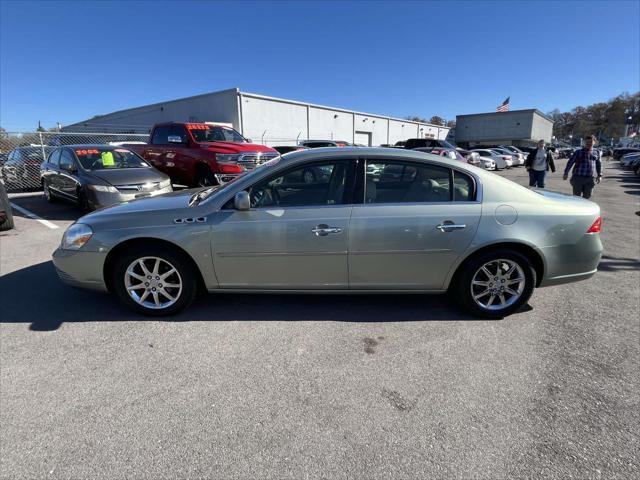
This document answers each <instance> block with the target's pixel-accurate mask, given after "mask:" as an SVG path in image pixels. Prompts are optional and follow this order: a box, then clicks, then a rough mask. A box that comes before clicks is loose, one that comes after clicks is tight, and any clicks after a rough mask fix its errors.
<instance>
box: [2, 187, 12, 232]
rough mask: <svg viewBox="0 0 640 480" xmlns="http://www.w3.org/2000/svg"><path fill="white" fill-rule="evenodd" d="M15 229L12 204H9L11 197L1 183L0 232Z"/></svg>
mask: <svg viewBox="0 0 640 480" xmlns="http://www.w3.org/2000/svg"><path fill="white" fill-rule="evenodd" d="M13 227H14V223H13V212H12V211H11V203H10V202H9V196H8V195H7V191H6V189H5V187H4V184H3V183H2V182H1V181H0V232H4V231H6V230H11V229H12V228H13Z"/></svg>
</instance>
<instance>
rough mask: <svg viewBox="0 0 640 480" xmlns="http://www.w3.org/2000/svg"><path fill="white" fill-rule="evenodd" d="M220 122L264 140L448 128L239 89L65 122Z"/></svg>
mask: <svg viewBox="0 0 640 480" xmlns="http://www.w3.org/2000/svg"><path fill="white" fill-rule="evenodd" d="M168 121H177V122H220V123H227V124H231V125H233V127H234V128H235V129H236V130H238V131H239V132H240V133H242V134H243V135H244V136H245V137H247V138H251V139H252V140H253V141H254V142H256V143H262V144H265V145H295V144H296V143H297V142H298V141H301V140H309V139H312V140H342V141H347V142H351V143H355V144H361V145H367V146H378V145H381V144H394V143H395V142H397V141H400V140H406V139H408V138H437V139H445V138H446V136H447V133H448V132H449V128H448V127H444V126H439V125H432V124H429V123H420V122H412V121H409V120H402V119H398V118H392V117H389V116H385V115H377V114H371V113H362V112H354V111H351V110H346V109H343V108H334V107H326V106H323V105H314V104H311V103H304V102H297V101H293V100H285V99H282V98H273V97H266V96H264V95H256V94H254V93H247V92H242V91H240V89H238V88H233V89H229V90H223V91H220V92H213V93H206V94H203V95H197V96H194V97H187V98H181V99H177V100H171V101H168V102H160V103H155V104H153V105H146V106H143V107H136V108H129V109H126V110H120V111H117V112H113V113H108V114H106V115H99V116H96V117H94V118H91V119H89V120H85V121H82V122H78V123H75V124H72V125H67V126H65V127H64V128H63V131H68V132H72V131H76V132H77V131H91V132H108V133H111V132H113V133H148V132H149V129H150V128H151V127H152V126H153V125H154V124H155V123H160V122H168Z"/></svg>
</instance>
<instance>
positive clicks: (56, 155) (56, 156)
mask: <svg viewBox="0 0 640 480" xmlns="http://www.w3.org/2000/svg"><path fill="white" fill-rule="evenodd" d="M47 163H50V164H52V165H55V166H56V167H57V166H58V164H59V163H60V149H56V150H54V151H53V152H52V153H51V155H49V158H48V159H47Z"/></svg>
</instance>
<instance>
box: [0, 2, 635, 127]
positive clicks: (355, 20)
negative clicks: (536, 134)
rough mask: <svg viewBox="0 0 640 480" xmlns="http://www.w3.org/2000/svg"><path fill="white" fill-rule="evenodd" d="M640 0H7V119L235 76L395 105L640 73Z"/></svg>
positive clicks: (518, 92)
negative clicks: (341, 0)
mask: <svg viewBox="0 0 640 480" xmlns="http://www.w3.org/2000/svg"><path fill="white" fill-rule="evenodd" d="M639 5H640V2H638V1H623V2H615V1H607V2H597V1H585V2H580V1H570V2H552V1H542V2H528V1H521V2H517V1H512V2H508V1H499V2H480V1H478V2H471V1H466V2H427V1H423V2H420V1H416V2H399V1H396V2H391V1H389V2H384V1H378V2H364V1H355V2H339V1H330V2H317V3H316V2H304V1H301V2H269V1H261V2H229V3H226V2H206V1H195V2H190V1H183V2H171V1H157V2H136V1H130V2H116V1H101V2H98V1H94V2H75V1H71V2H58V1H46V2H27V1H5V0H0V126H2V127H4V128H5V129H7V130H13V131H15V130H24V129H32V128H34V127H35V126H37V122H38V120H41V121H42V123H43V126H45V127H47V128H49V127H53V126H55V122H57V121H60V122H62V124H63V125H64V124H68V123H73V122H75V121H79V120H83V119H85V118H88V117H91V116H93V115H96V114H104V113H108V112H111V111H114V110H119V109H123V108H127V107H133V106H139V105H144V104H147V103H152V102H159V101H163V100H170V99H174V98H179V97H186V96H191V95H196V94H200V93H206V92H210V91H216V90H222V89H226V88H231V87H240V88H241V89H242V90H244V91H248V92H253V93H260V94H264V95H270V96H276V97H284V98H290V99H295V100H301V101H307V102H312V103H319V104H324V105H331V106H336V107H343V108H349V109H354V110H359V111H364V112H370V113H380V114H385V115H391V116H396V117H404V116H406V115H418V116H422V117H426V118H429V117H431V116H432V115H440V116H443V117H445V118H446V119H452V118H455V115H456V114H464V113H474V112H482V111H492V110H494V109H495V107H496V105H497V104H498V103H500V102H501V101H502V100H504V98H505V97H507V96H511V108H512V109H520V108H534V107H535V108H539V109H540V110H542V111H549V110H552V109H553V108H556V107H557V108H560V109H561V110H564V109H571V108H573V107H575V106H577V105H587V104H590V103H593V102H597V101H604V100H607V99H609V98H611V97H614V96H616V95H617V94H619V93H621V92H623V91H629V92H635V91H638V90H639V89H640V85H639V83H640V65H639V62H640V46H639V45H640V27H639V25H640V6H639Z"/></svg>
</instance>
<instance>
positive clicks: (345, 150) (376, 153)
mask: <svg viewBox="0 0 640 480" xmlns="http://www.w3.org/2000/svg"><path fill="white" fill-rule="evenodd" d="M335 157H341V158H345V157H347V158H353V159H356V158H371V159H376V158H385V159H392V160H411V161H419V162H425V163H426V162H429V163H438V164H441V165H442V166H446V167H454V168H458V169H462V170H465V171H469V172H471V173H477V167H474V166H473V165H468V164H465V163H463V162H460V160H452V159H449V158H447V157H441V156H439V155H434V154H431V153H427V152H421V151H418V150H406V149H398V148H384V147H342V148H335V147H322V148H312V149H310V150H301V151H297V152H291V153H287V156H286V157H282V161H284V162H286V163H287V164H291V165H293V164H296V163H300V162H304V161H307V160H314V159H323V158H326V159H333V158H335Z"/></svg>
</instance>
